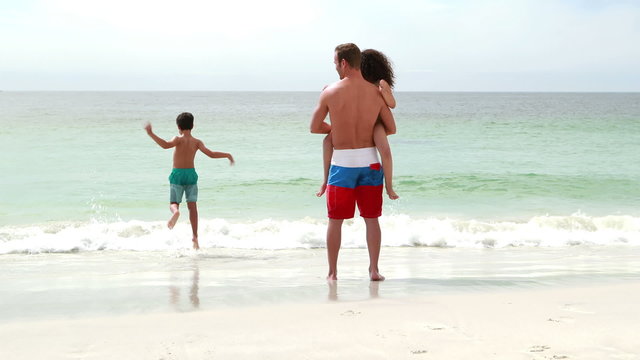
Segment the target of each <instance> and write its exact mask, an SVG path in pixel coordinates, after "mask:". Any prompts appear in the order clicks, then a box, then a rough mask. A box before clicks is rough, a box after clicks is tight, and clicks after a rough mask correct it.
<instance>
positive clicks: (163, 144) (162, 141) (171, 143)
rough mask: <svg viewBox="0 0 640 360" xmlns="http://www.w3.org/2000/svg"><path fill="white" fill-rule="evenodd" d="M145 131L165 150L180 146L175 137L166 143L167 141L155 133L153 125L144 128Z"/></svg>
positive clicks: (148, 124)
mask: <svg viewBox="0 0 640 360" xmlns="http://www.w3.org/2000/svg"><path fill="white" fill-rule="evenodd" d="M144 129H145V130H147V134H148V135H149V136H150V137H151V138H152V139H153V141H155V142H156V144H158V145H160V147H161V148H163V149H170V148H172V147H174V146H176V145H178V139H179V138H178V137H177V136H176V137H174V138H173V139H171V140H170V141H166V140H165V139H163V138H161V137H159V136H158V135H156V134H154V133H153V129H152V128H151V123H147V124H146V125H145V126H144Z"/></svg>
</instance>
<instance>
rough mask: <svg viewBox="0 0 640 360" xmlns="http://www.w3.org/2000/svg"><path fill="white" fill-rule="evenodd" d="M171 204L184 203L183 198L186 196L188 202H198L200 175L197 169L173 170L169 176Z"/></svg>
mask: <svg viewBox="0 0 640 360" xmlns="http://www.w3.org/2000/svg"><path fill="white" fill-rule="evenodd" d="M169 186H170V190H169V202H171V203H178V204H180V203H181V202H182V196H183V195H186V198H187V202H196V201H198V174H197V173H196V169H194V168H189V169H181V168H177V169H173V170H172V171H171V175H169Z"/></svg>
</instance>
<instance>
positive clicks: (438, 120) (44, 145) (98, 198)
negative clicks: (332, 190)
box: [0, 92, 640, 254]
mask: <svg viewBox="0 0 640 360" xmlns="http://www.w3.org/2000/svg"><path fill="white" fill-rule="evenodd" d="M396 96H397V99H398V107H397V109H396V110H395V111H394V115H395V118H396V122H397V124H398V133H397V134H396V135H393V136H390V137H389V141H390V144H391V147H392V151H393V156H394V165H395V169H394V181H395V188H396V191H397V192H398V193H399V195H400V199H399V200H397V201H391V200H388V199H387V200H385V203H384V217H383V218H382V223H383V230H384V231H385V233H386V234H385V235H386V236H385V237H384V245H386V246H442V247H503V246H520V245H531V246H566V245H576V244H582V243H586V244H598V245H608V244H625V243H629V244H635V245H638V244H640V207H638V204H639V203H640V161H639V160H638V159H639V158H638V154H640V94H637V93H630V94H610V93H609V94H596V93H582V94H571V93H549V94H546V93H402V92H400V93H397V94H396ZM317 98H318V93H313V92H292V93H288V92H263V93H260V92H194V93H189V92H2V93H0V108H1V109H2V114H1V115H0V137H1V141H0V144H1V145H0V146H2V151H1V152H0V156H1V157H2V161H1V162H0V172H1V173H2V177H1V180H0V194H1V196H0V254H7V253H34V252H57V251H60V252H68V251H95V250H105V249H113V250H120V249H127V250H162V249H166V248H172V247H181V246H185V247H188V246H190V243H189V240H190V234H189V225H188V217H187V216H186V211H184V212H183V214H184V215H183V217H182V219H180V222H179V224H178V226H177V228H176V230H175V231H173V232H168V231H166V229H165V226H164V224H165V222H166V220H167V219H168V216H169V215H170V213H169V210H168V202H169V200H168V196H169V185H168V180H167V177H168V175H169V173H170V171H171V167H172V164H171V161H172V150H163V149H161V148H160V147H158V146H157V145H156V144H155V143H154V142H153V141H152V140H151V139H150V138H149V137H148V136H147V135H146V133H145V131H144V130H143V129H142V127H143V125H144V123H145V122H147V121H150V122H151V123H152V124H153V127H154V131H155V132H156V133H157V134H158V135H159V136H161V137H163V138H165V139H170V138H172V137H173V136H176V135H177V134H178V133H177V128H176V125H175V117H176V116H177V115H178V114H179V113H180V112H183V111H189V112H191V113H193V114H194V116H195V127H194V130H193V135H194V136H196V137H198V138H200V139H202V140H203V141H204V143H205V144H206V146H208V147H209V148H210V149H212V150H214V151H224V152H230V153H232V154H233V155H234V157H235V159H236V161H237V164H236V166H234V167H230V166H229V164H228V162H227V160H226V159H210V158H208V157H206V156H205V155H203V154H198V155H197V157H196V169H197V171H198V173H199V176H200V180H199V184H198V186H199V190H200V191H199V199H198V207H199V211H200V219H201V223H200V228H201V230H200V239H201V243H202V245H203V246H205V247H225V248H256V249H287V248H315V247H322V246H324V228H325V224H326V207H325V203H324V198H317V197H316V196H315V195H314V194H315V192H316V191H317V189H318V187H319V185H320V183H321V174H322V164H321V162H322V159H321V141H322V136H319V135H314V134H310V133H309V130H308V129H309V120H310V117H311V113H312V111H313V109H314V106H315V105H316V102H317ZM184 210H186V209H184ZM356 216H357V214H356ZM345 229H346V236H345V243H344V246H347V247H363V246H364V242H363V241H362V239H360V236H359V235H358V234H360V231H361V230H362V222H361V221H357V219H356V220H354V221H348V222H347V224H346V228H345ZM352 234H353V235H354V236H351V235H352Z"/></svg>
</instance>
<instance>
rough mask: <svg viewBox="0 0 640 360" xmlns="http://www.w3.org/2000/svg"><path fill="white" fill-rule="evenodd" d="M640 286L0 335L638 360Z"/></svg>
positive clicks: (66, 354)
mask: <svg viewBox="0 0 640 360" xmlns="http://www.w3.org/2000/svg"><path fill="white" fill-rule="evenodd" d="M638 303H640V281H629V282H626V283H620V284H615V285H611V284H600V285H594V286H571V287H565V288H557V287H553V288H535V289H501V290H498V291H493V290H491V289H487V290H486V291H483V292H471V293H458V294H434V295H426V296H408V297H402V298H378V299H371V300H366V301H362V300H358V301H334V302H331V301H330V302H326V303H321V304H288V305H282V304H270V305H265V304H261V305H255V306H246V307H237V308H224V309H214V310H206V311H198V312H186V313H160V314H142V315H122V316H104V317H91V318H84V319H66V320H47V321H29V322H22V321H18V322H13V323H8V324H0V339H2V342H3V346H2V348H1V349H0V357H1V358H7V359H13V358H15V359H17V358H20V359H36V358H47V359H68V358H87V359H112V358H118V359H155V360H157V359H186V358H188V359H209V358H233V359H245V358H246V359H249V358H251V359H255V358H261V359H282V358H300V359H327V358H333V359H421V358H436V359H470V358H477V359H484V358H491V359H604V358H607V359H638V355H637V354H638V353H640V345H639V344H638V343H637V341H636V330H637V323H638V322H640V312H638V311H636V308H637V304H638Z"/></svg>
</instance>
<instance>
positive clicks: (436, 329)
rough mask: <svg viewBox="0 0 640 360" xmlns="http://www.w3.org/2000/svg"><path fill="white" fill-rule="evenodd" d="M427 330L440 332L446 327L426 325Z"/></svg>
mask: <svg viewBox="0 0 640 360" xmlns="http://www.w3.org/2000/svg"><path fill="white" fill-rule="evenodd" d="M427 329H429V330H432V331H441V330H446V329H447V327H446V326H444V325H440V324H427Z"/></svg>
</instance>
